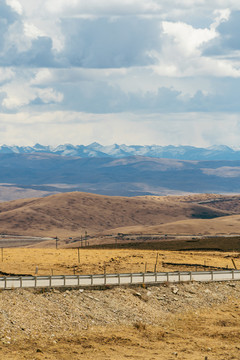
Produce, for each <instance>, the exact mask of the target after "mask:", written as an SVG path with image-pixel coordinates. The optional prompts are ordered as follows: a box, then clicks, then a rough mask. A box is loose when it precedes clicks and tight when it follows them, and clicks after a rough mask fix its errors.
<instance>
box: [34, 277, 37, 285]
mask: <svg viewBox="0 0 240 360" xmlns="http://www.w3.org/2000/svg"><path fill="white" fill-rule="evenodd" d="M34 280H35V281H34V287H37V277H36V276H35V279H34Z"/></svg>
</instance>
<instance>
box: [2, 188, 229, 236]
mask: <svg viewBox="0 0 240 360" xmlns="http://www.w3.org/2000/svg"><path fill="white" fill-rule="evenodd" d="M224 215H229V212H228V211H223V210H219V209H212V208H211V207H209V206H206V205H199V204H196V203H187V202H182V201H176V200H175V199H174V197H171V198H169V197H167V200H166V199H165V197H159V198H156V197H133V198H128V197H111V196H103V195H94V194H87V193H80V192H72V193H65V194H58V195H53V196H48V197H44V198H36V199H25V200H16V201H11V202H5V203H0V232H1V233H11V234H25V235H26V234H30V235H47V236H56V235H57V236H71V235H80V234H81V233H84V231H87V232H88V233H93V232H96V231H104V230H109V229H112V228H118V227H129V226H136V225H141V226H145V225H148V226H153V225H160V224H165V223H169V222H173V221H180V220H186V219H196V218H215V217H219V216H224Z"/></svg>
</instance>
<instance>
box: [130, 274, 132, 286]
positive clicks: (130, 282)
mask: <svg viewBox="0 0 240 360" xmlns="http://www.w3.org/2000/svg"><path fill="white" fill-rule="evenodd" d="M130 283H131V284H132V283H133V274H132V273H131V274H130Z"/></svg>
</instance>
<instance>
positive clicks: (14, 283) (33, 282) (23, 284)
mask: <svg viewBox="0 0 240 360" xmlns="http://www.w3.org/2000/svg"><path fill="white" fill-rule="evenodd" d="M230 280H240V270H224V271H221V270H219V271H181V272H156V273H148V272H147V273H127V274H100V275H52V276H4V277H0V289H3V290H4V289H16V288H49V287H93V286H105V285H109V286H114V285H133V284H135V285H137V284H161V283H179V282H189V281H200V282H209V281H230Z"/></svg>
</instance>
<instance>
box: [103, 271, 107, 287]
mask: <svg viewBox="0 0 240 360" xmlns="http://www.w3.org/2000/svg"><path fill="white" fill-rule="evenodd" d="M106 283H107V277H106V273H104V285H106Z"/></svg>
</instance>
